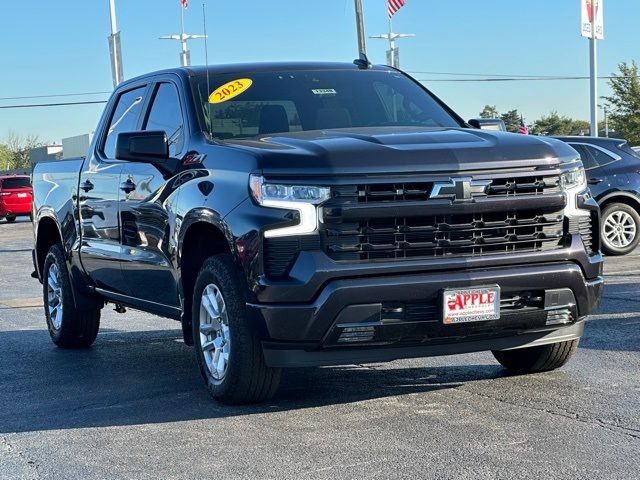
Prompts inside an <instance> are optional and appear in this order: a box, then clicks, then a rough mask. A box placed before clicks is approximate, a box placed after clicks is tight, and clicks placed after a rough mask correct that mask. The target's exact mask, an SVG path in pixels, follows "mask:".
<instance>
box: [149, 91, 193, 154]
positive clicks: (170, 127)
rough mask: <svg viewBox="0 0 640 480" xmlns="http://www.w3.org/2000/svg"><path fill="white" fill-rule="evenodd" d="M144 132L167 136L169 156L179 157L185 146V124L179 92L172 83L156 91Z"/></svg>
mask: <svg viewBox="0 0 640 480" xmlns="http://www.w3.org/2000/svg"><path fill="white" fill-rule="evenodd" d="M144 130H160V131H163V132H165V133H166V134H167V140H168V142H169V155H170V156H171V157H174V158H175V157H177V156H178V155H179V154H180V153H181V152H182V147H183V146H184V122H183V120H182V108H181V107H180V97H179V96H178V90H177V89H176V87H175V86H174V85H173V84H172V83H161V84H160V85H158V87H157V89H156V94H155V96H154V98H153V104H152V105H151V110H150V111H149V116H148V117H147V121H146V122H145V126H144Z"/></svg>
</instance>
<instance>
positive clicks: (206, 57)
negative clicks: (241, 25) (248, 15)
mask: <svg viewBox="0 0 640 480" xmlns="http://www.w3.org/2000/svg"><path fill="white" fill-rule="evenodd" d="M202 27H203V30H204V32H203V33H204V63H205V68H206V69H207V112H208V114H207V115H208V117H209V137H210V138H213V119H212V118H211V102H210V101H209V95H210V94H211V82H210V80H209V42H208V41H207V39H208V38H209V36H208V35H207V12H206V4H205V3H204V2H202Z"/></svg>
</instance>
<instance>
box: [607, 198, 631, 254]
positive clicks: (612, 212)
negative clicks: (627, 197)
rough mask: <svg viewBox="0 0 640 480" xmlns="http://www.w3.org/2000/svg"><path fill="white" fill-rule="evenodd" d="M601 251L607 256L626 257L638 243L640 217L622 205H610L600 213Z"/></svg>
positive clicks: (628, 207)
mask: <svg viewBox="0 0 640 480" xmlns="http://www.w3.org/2000/svg"><path fill="white" fill-rule="evenodd" d="M601 228H602V232H601V234H600V238H601V240H602V251H603V252H604V253H606V254H607V255H627V254H629V253H631V252H632V251H633V250H635V248H636V247H637V246H638V242H640V215H639V214H638V212H637V211H636V210H635V209H634V208H632V207H630V206H629V205H626V204H624V203H612V204H610V205H607V206H606V207H605V209H604V210H603V211H602V227H601Z"/></svg>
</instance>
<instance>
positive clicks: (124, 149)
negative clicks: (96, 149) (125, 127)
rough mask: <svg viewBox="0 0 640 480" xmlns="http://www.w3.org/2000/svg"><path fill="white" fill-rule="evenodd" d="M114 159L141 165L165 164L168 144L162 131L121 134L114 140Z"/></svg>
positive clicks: (167, 158) (167, 156) (167, 155)
mask: <svg viewBox="0 0 640 480" xmlns="http://www.w3.org/2000/svg"><path fill="white" fill-rule="evenodd" d="M116 159H118V160H127V161H129V162H141V163H156V164H157V163H166V162H167V161H168V160H169V142H168V140H167V134H166V133H165V132H163V131H154V130H143V131H138V132H123V133H119V134H118V138H117V139H116Z"/></svg>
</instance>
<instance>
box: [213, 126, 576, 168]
mask: <svg viewBox="0 0 640 480" xmlns="http://www.w3.org/2000/svg"><path fill="white" fill-rule="evenodd" d="M225 144H226V145H228V146H231V147H235V148H240V149H242V150H248V151H251V152H253V154H255V155H256V156H257V158H258V165H259V168H260V169H261V170H262V172H263V174H264V175H266V176H269V175H278V176H282V175H285V176H288V175H293V176H300V175H336V174H342V175H350V174H358V175H362V174H367V175H376V174H385V173H396V174H406V173H438V172H463V171H478V170H486V169H501V168H519V167H546V168H549V167H552V166H554V165H557V164H558V163H560V162H563V161H572V160H575V159H576V158H577V157H578V155H577V152H575V151H574V150H573V149H571V148H570V147H568V146H566V144H563V143H562V142H557V141H554V140H553V139H549V138H547V137H534V136H528V135H518V134H510V133H504V132H492V131H486V130H472V129H462V128H424V127H376V128H350V129H336V130H315V131H307V132H295V133H287V134H278V135H276V136H271V137H268V136H265V137H260V138H253V139H242V140H230V141H226V142H225Z"/></svg>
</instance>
